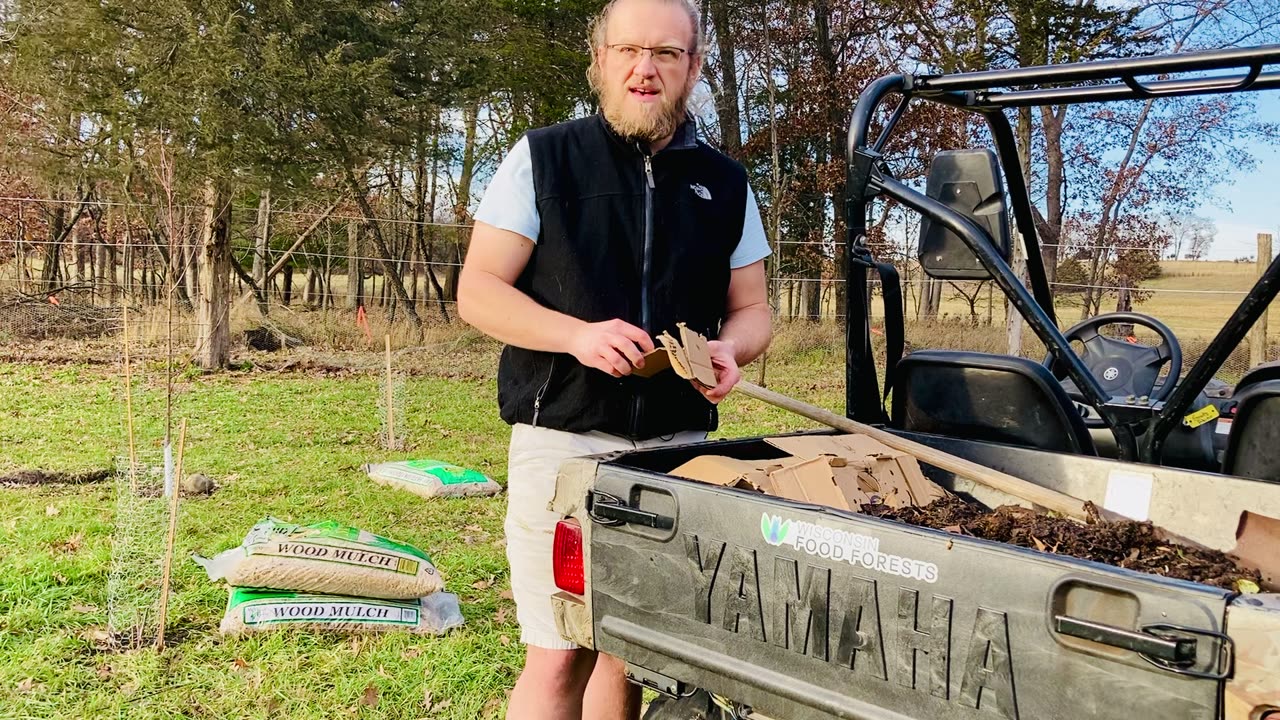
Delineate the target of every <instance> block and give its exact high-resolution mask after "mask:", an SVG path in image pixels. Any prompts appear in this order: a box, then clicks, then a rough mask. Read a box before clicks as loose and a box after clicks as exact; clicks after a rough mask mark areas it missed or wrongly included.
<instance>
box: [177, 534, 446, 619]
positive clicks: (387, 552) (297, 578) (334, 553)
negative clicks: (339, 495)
mask: <svg viewBox="0 0 1280 720" xmlns="http://www.w3.org/2000/svg"><path fill="white" fill-rule="evenodd" d="M194 559H195V561H196V562H197V563H199V564H200V565H201V566H202V567H204V569H205V571H206V572H207V573H208V574H209V579H210V580H215V581H216V580H226V581H227V582H228V583H230V584H231V585H232V586H234V587H238V588H268V589H272V590H290V591H295V592H306V593H331V594H334V595H354V596H359V597H369V598H383V599H390V600H408V599H414V598H420V597H422V596H424V595H430V594H431V593H434V592H437V591H439V590H442V589H444V582H443V580H442V579H441V578H440V573H439V572H438V571H437V570H436V567H435V565H433V564H432V563H431V558H429V557H428V556H427V554H426V553H424V552H422V551H421V550H419V549H417V548H415V547H413V546H412V545H406V544H405V543H400V542H396V541H395V540H390V539H387V538H384V537H382V536H379V535H374V534H373V533H369V532H365V531H363V530H358V529H356V528H352V527H346V526H343V525H340V524H338V523H336V522H333V521H325V522H319V523H314V524H311V525H293V524H289V523H284V522H281V521H280V520H276V519H275V518H270V517H268V518H266V519H264V520H262V521H260V522H259V523H258V524H257V525H254V526H253V529H252V530H250V531H249V534H248V535H246V536H245V538H244V542H243V543H241V545H240V546H239V547H237V548H233V549H231V550H227V551H225V552H221V553H218V554H217V555H215V556H214V557H212V558H203V557H200V556H195V558H194Z"/></svg>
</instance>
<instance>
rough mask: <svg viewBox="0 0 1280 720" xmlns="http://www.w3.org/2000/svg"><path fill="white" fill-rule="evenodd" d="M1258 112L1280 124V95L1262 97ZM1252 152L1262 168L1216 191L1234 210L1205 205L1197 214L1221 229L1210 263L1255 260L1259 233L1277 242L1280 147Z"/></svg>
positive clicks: (1242, 174)
mask: <svg viewBox="0 0 1280 720" xmlns="http://www.w3.org/2000/svg"><path fill="white" fill-rule="evenodd" d="M1257 112H1258V115H1259V119H1261V120H1270V121H1273V122H1274V121H1280V92H1275V91H1266V92H1261V93H1258V105H1257ZM1252 150H1253V155H1254V157H1255V158H1257V160H1258V166H1257V167H1256V168H1255V169H1254V170H1252V171H1243V172H1237V173H1236V174H1234V175H1233V176H1231V178H1229V179H1230V180H1233V181H1234V182H1232V183H1229V184H1228V183H1223V184H1221V185H1219V186H1218V187H1217V188H1216V190H1217V194H1218V195H1219V196H1221V197H1222V198H1223V199H1226V200H1228V201H1229V204H1230V207H1221V206H1219V205H1218V204H1216V203H1205V204H1202V205H1201V207H1200V208H1199V209H1198V210H1197V213H1196V214H1198V215H1200V216H1202V217H1206V218H1209V219H1210V220H1213V221H1214V224H1216V225H1217V227H1218V235H1217V238H1216V239H1215V240H1214V241H1213V246H1212V248H1211V249H1210V251H1209V255H1208V259H1210V260H1234V259H1235V258H1238V257H1246V256H1250V257H1252V256H1253V255H1255V254H1256V253H1257V251H1258V239H1257V238H1258V233H1259V232H1269V233H1271V234H1272V236H1273V239H1275V238H1276V237H1277V231H1278V230H1280V147H1278V146H1276V145H1270V146H1267V145H1262V146H1258V147H1255V148H1253V149H1252ZM1277 250H1278V251H1280V248H1277Z"/></svg>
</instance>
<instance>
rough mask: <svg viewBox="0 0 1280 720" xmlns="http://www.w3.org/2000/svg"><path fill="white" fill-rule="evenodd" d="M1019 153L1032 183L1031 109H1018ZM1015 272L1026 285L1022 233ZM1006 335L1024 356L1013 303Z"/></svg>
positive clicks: (1011, 352)
mask: <svg viewBox="0 0 1280 720" xmlns="http://www.w3.org/2000/svg"><path fill="white" fill-rule="evenodd" d="M1017 133H1018V151H1019V155H1020V156H1021V160H1022V177H1023V178H1026V179H1027V181H1028V182H1030V178H1031V138H1032V134H1031V109H1030V108H1018V128H1017ZM1012 265H1013V272H1014V275H1016V276H1017V278H1018V282H1020V283H1022V284H1023V285H1026V282H1027V281H1026V276H1027V256H1026V244H1025V242H1024V241H1023V239H1022V233H1021V232H1019V233H1017V234H1015V235H1014V245H1013V263H1012ZM1004 324H1005V333H1006V335H1007V340H1008V343H1007V347H1006V351H1007V354H1009V355H1021V354H1022V327H1023V321H1022V313H1019V312H1018V308H1017V307H1016V306H1015V305H1014V304H1013V303H1007V304H1006V307H1005V322H1004Z"/></svg>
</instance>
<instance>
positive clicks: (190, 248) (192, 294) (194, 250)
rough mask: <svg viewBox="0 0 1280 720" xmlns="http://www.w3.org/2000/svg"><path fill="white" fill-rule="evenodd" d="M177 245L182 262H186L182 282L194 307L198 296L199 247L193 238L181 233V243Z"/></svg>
mask: <svg viewBox="0 0 1280 720" xmlns="http://www.w3.org/2000/svg"><path fill="white" fill-rule="evenodd" d="M179 247H180V249H181V257H182V262H184V263H186V272H184V273H183V282H184V284H185V286H186V289H187V298H188V300H190V302H191V306H192V307H195V304H196V301H197V300H198V299H199V298H200V247H199V246H198V245H197V241H196V239H195V238H188V237H187V236H186V235H183V237H182V245H180V246H179Z"/></svg>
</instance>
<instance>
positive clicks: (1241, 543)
mask: <svg viewBox="0 0 1280 720" xmlns="http://www.w3.org/2000/svg"><path fill="white" fill-rule="evenodd" d="M1278 548H1280V520H1277V519H1276V518H1273V517H1267V516H1266V515H1259V514H1258V513H1254V512H1249V511H1248V510H1245V511H1244V512H1242V513H1240V524H1239V526H1237V528H1236V546H1235V548H1234V549H1232V550H1231V551H1230V552H1229V553H1227V554H1228V555H1230V556H1232V557H1234V558H1237V559H1238V560H1239V561H1240V563H1241V564H1242V565H1246V566H1248V567H1251V568H1254V569H1255V570H1257V571H1258V572H1260V573H1262V589H1263V590H1266V591H1268V592H1280V557H1277V555H1276V550H1277V549H1278Z"/></svg>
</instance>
